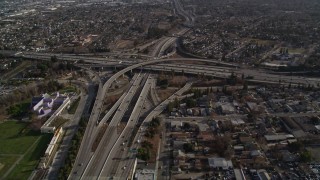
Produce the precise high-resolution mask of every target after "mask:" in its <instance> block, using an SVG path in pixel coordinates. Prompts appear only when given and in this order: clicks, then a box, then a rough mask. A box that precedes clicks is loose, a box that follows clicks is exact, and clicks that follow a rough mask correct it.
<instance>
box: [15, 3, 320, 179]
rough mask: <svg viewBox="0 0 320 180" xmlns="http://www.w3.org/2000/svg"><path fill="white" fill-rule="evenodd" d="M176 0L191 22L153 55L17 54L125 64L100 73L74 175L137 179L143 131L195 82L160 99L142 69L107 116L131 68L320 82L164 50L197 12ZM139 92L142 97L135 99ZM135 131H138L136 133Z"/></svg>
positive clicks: (94, 63)
mask: <svg viewBox="0 0 320 180" xmlns="http://www.w3.org/2000/svg"><path fill="white" fill-rule="evenodd" d="M173 2H174V7H175V12H176V13H178V14H179V15H181V16H183V17H184V18H185V23H184V25H185V27H183V28H182V29H180V31H179V32H177V33H176V34H174V35H173V36H172V37H164V38H161V39H160V40H158V41H157V42H156V43H151V44H148V46H149V45H154V47H155V48H154V50H153V52H152V53H151V56H143V59H142V58H141V59H140V58H138V59H110V58H103V57H89V56H79V55H67V54H54V53H32V52H23V53H19V54H17V55H16V57H23V58H28V59H36V60H37V59H38V60H51V57H53V56H56V57H57V58H58V59H59V60H63V61H70V62H73V63H74V64H75V65H78V66H80V67H82V68H84V67H85V68H88V67H90V66H92V67H94V66H96V67H106V68H111V69H112V68H114V67H115V66H121V67H123V68H124V69H122V70H120V71H118V72H117V73H115V74H114V75H113V76H111V77H110V78H109V79H108V80H107V81H106V82H105V83H104V84H103V82H102V81H101V79H99V78H97V81H98V85H99V87H98V92H97V95H96V98H95V100H94V106H93V109H92V112H91V114H90V117H89V120H88V125H87V127H86V131H85V134H84V136H83V139H82V142H81V146H80V148H79V151H78V154H77V157H76V160H75V163H74V166H73V169H72V171H71V174H70V175H69V178H68V179H70V180H78V179H85V180H86V179H88V180H89V179H90V180H91V179H111V178H113V179H131V177H132V175H133V172H132V167H133V164H134V161H135V153H133V152H132V150H134V149H137V148H138V147H139V142H140V141H141V140H142V139H143V137H144V136H143V134H144V130H145V129H146V125H147V123H148V122H149V121H151V120H152V118H154V117H156V116H158V115H160V114H161V113H162V112H163V110H164V109H165V108H166V106H167V104H168V103H169V102H170V101H173V100H174V99H175V98H177V97H179V96H180V95H182V93H183V92H185V91H187V90H188V89H189V88H190V87H191V85H192V83H187V84H186V85H185V86H184V87H182V88H181V89H180V90H179V91H177V92H176V93H174V94H173V95H171V96H170V97H169V98H167V99H166V100H164V101H162V102H160V101H159V98H158V97H156V95H155V93H154V87H155V83H156V79H155V78H154V77H153V76H152V75H150V74H146V73H144V72H141V73H136V74H135V75H134V76H133V78H132V81H131V82H130V88H129V89H128V90H127V91H126V92H124V94H123V95H122V96H121V97H120V98H119V99H118V101H117V102H116V103H115V104H114V105H113V106H112V107H111V109H109V111H108V112H106V113H105V115H104V117H101V114H102V112H101V111H102V109H103V108H102V107H103V104H104V100H105V98H106V97H107V93H108V91H109V89H110V87H111V85H112V84H113V83H114V82H115V81H116V80H117V79H118V78H119V77H120V76H122V75H124V74H125V73H127V72H129V71H132V70H135V69H141V70H147V71H155V72H161V71H165V72H175V73H186V74H194V75H205V76H211V77H214V78H223V79H225V78H228V77H229V76H230V75H231V74H235V75H237V76H238V77H240V76H242V75H244V76H245V77H253V79H248V80H249V81H258V82H263V83H277V84H278V83H281V84H288V83H292V84H304V85H309V84H310V85H315V86H316V85H318V84H319V83H320V79H317V78H306V77H301V76H283V75H278V74H273V73H271V72H269V71H266V70H260V69H257V68H252V67H246V66H241V65H238V64H233V63H225V62H221V61H219V60H212V59H199V58H171V57H167V56H164V55H165V53H166V51H167V50H168V49H169V48H170V47H172V46H173V45H174V44H175V42H176V40H177V37H179V36H182V35H183V34H185V33H186V32H188V30H190V27H192V25H193V23H194V20H195V18H194V17H193V16H192V15H191V14H189V13H188V12H186V11H184V10H183V8H182V6H181V4H180V2H179V1H178V0H174V1H173ZM146 46H147V45H146ZM126 55H136V54H126ZM84 63H86V64H84ZM188 63H191V64H188ZM149 93H150V94H151V99H152V100H153V102H154V103H155V104H156V106H155V108H153V109H152V110H151V111H150V112H149V113H148V114H147V116H146V118H145V119H143V120H142V122H139V120H140V118H141V112H142V110H143V108H144V105H145V101H146V99H147V96H148V95H149ZM135 97H138V98H137V100H136V101H135V102H133V101H134V99H135ZM130 105H132V106H134V108H133V110H132V112H127V109H128V108H129V106H130ZM83 108H84V106H82V109H83ZM125 113H130V117H129V118H128V119H126V118H124V115H125ZM121 122H122V123H125V127H124V129H123V130H119V128H118V126H119V124H120V123H121ZM137 124H141V126H140V127H137ZM103 125H107V129H106V130H105V133H104V134H103V136H102V137H101V141H100V143H99V144H98V146H97V148H96V150H95V151H93V150H92V146H93V144H94V142H95V140H96V138H97V136H98V132H99V130H100V129H101V128H102V126H103ZM135 128H137V129H135ZM120 129H121V128H120ZM134 132H136V134H135V133H134ZM157 169H158V168H155V170H156V171H157ZM156 174H157V173H156ZM49 179H50V178H49Z"/></svg>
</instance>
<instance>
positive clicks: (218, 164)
mask: <svg viewBox="0 0 320 180" xmlns="http://www.w3.org/2000/svg"><path fill="white" fill-rule="evenodd" d="M208 161H209V166H210V167H213V168H223V169H228V168H229V167H233V165H232V162H231V161H230V160H229V161H227V160H226V159H225V158H217V157H216V158H208Z"/></svg>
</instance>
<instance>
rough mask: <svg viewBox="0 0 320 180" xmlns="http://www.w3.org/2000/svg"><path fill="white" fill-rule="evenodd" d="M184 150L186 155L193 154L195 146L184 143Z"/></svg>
mask: <svg viewBox="0 0 320 180" xmlns="http://www.w3.org/2000/svg"><path fill="white" fill-rule="evenodd" d="M183 150H184V151H185V152H186V153H189V152H193V145H192V144H191V143H184V144H183Z"/></svg>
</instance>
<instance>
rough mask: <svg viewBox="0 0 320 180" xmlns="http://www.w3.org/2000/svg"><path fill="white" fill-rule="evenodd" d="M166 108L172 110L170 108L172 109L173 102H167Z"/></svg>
mask: <svg viewBox="0 0 320 180" xmlns="http://www.w3.org/2000/svg"><path fill="white" fill-rule="evenodd" d="M167 110H168V112H172V110H173V102H169V103H168V106H167Z"/></svg>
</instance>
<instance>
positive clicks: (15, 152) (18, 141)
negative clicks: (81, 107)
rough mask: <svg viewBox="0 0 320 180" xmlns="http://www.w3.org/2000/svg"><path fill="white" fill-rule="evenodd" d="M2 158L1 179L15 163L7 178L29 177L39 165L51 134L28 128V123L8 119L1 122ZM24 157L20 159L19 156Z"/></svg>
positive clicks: (0, 153) (0, 154)
mask: <svg viewBox="0 0 320 180" xmlns="http://www.w3.org/2000/svg"><path fill="white" fill-rule="evenodd" d="M0 132H1V134H0V144H1V146H0V160H1V163H3V164H4V167H3V168H2V169H1V170H0V179H2V177H3V175H4V174H5V173H6V172H7V170H8V169H9V168H11V167H12V166H13V165H14V164H15V163H17V165H16V166H15V167H14V168H13V169H12V171H11V172H10V173H9V175H8V176H7V177H6V178H5V179H27V178H28V177H29V175H30V174H31V172H32V171H33V170H34V169H35V168H36V167H37V165H38V162H39V160H40V157H41V156H42V155H43V153H44V151H45V150H46V148H47V145H48V143H49V142H50V140H51V137H52V135H51V134H40V132H35V131H32V130H30V129H29V128H28V124H27V123H20V122H16V121H7V122H4V123H2V124H0ZM20 157H22V159H21V160H20V161H19V162H17V160H19V158H20Z"/></svg>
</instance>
